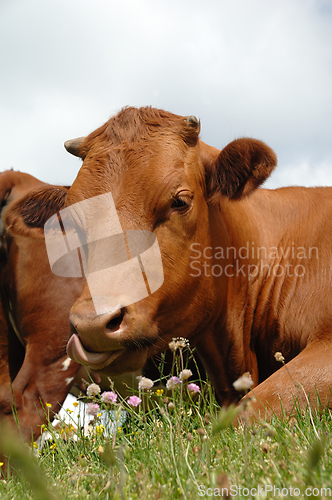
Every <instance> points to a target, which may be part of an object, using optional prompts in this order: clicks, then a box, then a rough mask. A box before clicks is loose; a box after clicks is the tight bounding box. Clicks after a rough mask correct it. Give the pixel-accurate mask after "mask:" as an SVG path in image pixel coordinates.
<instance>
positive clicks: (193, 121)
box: [184, 116, 200, 128]
mask: <svg viewBox="0 0 332 500" xmlns="http://www.w3.org/2000/svg"><path fill="white" fill-rule="evenodd" d="M184 120H185V121H186V122H187V123H188V124H189V125H190V126H191V127H195V128H199V126H200V122H199V119H198V118H196V116H186V117H185V119H184Z"/></svg>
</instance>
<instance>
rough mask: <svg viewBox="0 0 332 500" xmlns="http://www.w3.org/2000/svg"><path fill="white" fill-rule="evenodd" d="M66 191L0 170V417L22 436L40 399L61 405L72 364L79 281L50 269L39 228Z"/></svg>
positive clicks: (35, 417) (35, 418) (37, 418)
mask: <svg viewBox="0 0 332 500" xmlns="http://www.w3.org/2000/svg"><path fill="white" fill-rule="evenodd" d="M67 189H68V188H65V187H61V186H51V185H48V184H45V183H43V182H41V181H39V180H37V179H35V178H34V177H32V176H30V175H28V174H24V173H20V172H14V171H7V172H3V173H1V174H0V190H1V192H0V196H1V205H2V206H1V208H2V211H1V226H2V227H1V235H0V244H1V247H0V293H1V303H0V306H1V309H0V322H1V332H0V370H1V373H0V415H2V416H4V415H5V416H7V417H8V418H13V417H12V408H15V412H16V416H17V418H18V421H19V424H20V429H21V432H22V435H23V436H24V437H25V438H26V439H29V438H31V437H33V439H36V438H37V437H38V436H39V434H40V425H41V423H43V421H45V415H44V411H43V409H42V407H41V403H42V405H43V406H44V408H45V409H46V412H47V411H48V410H47V407H46V406H45V403H49V404H51V405H52V410H51V411H50V418H51V419H52V417H53V412H57V411H58V410H59V409H60V403H63V401H64V399H65V398H66V396H67V394H68V392H69V390H70V388H71V386H72V384H73V380H74V378H75V376H76V375H77V372H78V370H79V365H78V364H77V363H74V362H72V361H71V360H70V359H69V358H68V357H67V354H66V349H65V347H66V342H67V340H68V338H69V336H68V312H69V309H70V307H71V305H72V304H73V302H74V301H75V300H76V298H77V297H78V296H79V295H80V293H81V291H82V288H83V284H84V280H83V279H76V280H75V279H74V280H73V279H67V280H66V279H64V278H59V277H57V276H54V274H52V272H51V270H50V266H49V262H48V258H47V253H46V248H45V242H44V234H43V227H44V223H45V221H46V220H47V219H48V218H49V217H50V216H51V215H53V214H54V213H55V212H56V211H57V210H60V209H61V207H62V206H63V204H64V200H65V196H66V194H67Z"/></svg>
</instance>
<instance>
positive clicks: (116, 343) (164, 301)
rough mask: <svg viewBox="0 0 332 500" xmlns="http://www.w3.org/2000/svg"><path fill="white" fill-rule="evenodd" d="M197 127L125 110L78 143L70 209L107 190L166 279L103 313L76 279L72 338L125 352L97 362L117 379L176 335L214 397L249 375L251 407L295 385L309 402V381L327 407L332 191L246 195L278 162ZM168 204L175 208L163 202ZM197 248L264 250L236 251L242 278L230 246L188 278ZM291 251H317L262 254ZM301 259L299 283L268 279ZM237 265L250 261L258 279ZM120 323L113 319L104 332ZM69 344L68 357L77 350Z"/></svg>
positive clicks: (226, 398) (225, 395) (268, 404)
mask: <svg viewBox="0 0 332 500" xmlns="http://www.w3.org/2000/svg"><path fill="white" fill-rule="evenodd" d="M198 134H199V126H198V125H197V126H195V125H194V123H193V122H190V121H188V120H186V119H185V118H184V117H179V116H177V115H172V114H169V113H165V112H164V111H159V110H152V109H151V108H141V109H134V108H126V109H124V110H123V111H121V112H120V113H119V114H118V115H117V116H115V117H113V118H111V119H110V120H109V122H107V123H106V124H105V125H104V126H102V127H101V128H99V129H97V130H96V131H95V132H93V133H92V134H91V135H90V136H88V137H87V138H86V139H85V140H84V142H83V144H82V146H81V149H80V150H79V152H78V153H79V155H80V156H81V157H82V158H83V159H84V161H83V165H82V168H81V170H80V172H79V173H78V176H77V178H76V180H75V181H74V183H73V185H72V187H71V188H70V189H69V192H68V196H67V203H68V204H69V205H70V204H72V203H76V202H79V201H81V200H83V199H85V198H89V197H92V196H95V195H97V194H102V193H106V192H109V191H110V192H111V193H112V196H113V199H114V201H115V205H116V209H117V213H118V216H119V219H120V222H121V225H122V228H123V230H126V229H145V230H150V231H153V232H154V233H155V234H156V235H157V238H158V241H159V245H160V248H161V254H162V258H163V266H164V275H165V281H164V284H163V285H162V286H161V288H160V289H159V290H157V291H156V292H155V293H153V294H152V295H151V296H149V297H147V298H146V299H143V300H141V301H140V302H137V303H135V304H131V305H129V306H126V307H122V308H121V310H120V309H119V310H116V311H114V310H112V307H113V309H114V304H111V303H109V311H110V312H109V313H105V314H103V315H99V316H96V314H95V311H94V308H93V302H92V300H91V295H90V292H89V289H88V288H87V287H85V289H84V291H83V293H82V295H81V297H80V298H79V299H78V300H77V302H76V303H75V305H74V306H73V308H72V310H71V320H72V323H73V324H74V325H75V328H76V330H77V331H78V332H79V335H80V340H78V342H81V346H82V347H83V348H85V349H86V350H87V352H89V351H93V352H104V351H106V352H110V353H111V352H115V351H116V350H119V349H122V353H120V354H119V356H118V357H117V358H116V359H114V360H113V361H112V362H111V363H110V364H109V366H107V367H106V368H105V369H107V370H109V373H110V374H111V373H112V374H114V373H121V371H124V370H129V369H130V370H131V369H137V368H139V367H141V366H143V364H144V363H145V361H146V359H147V358H148V357H150V356H152V355H153V354H155V353H156V352H160V351H162V350H164V349H165V348H166V347H167V345H168V342H169V341H170V340H171V339H172V337H176V336H184V337H188V338H189V339H190V340H191V342H192V344H194V345H196V347H197V352H198V353H199V355H200V356H201V358H202V360H203V362H204V364H205V366H206V369H207V371H208V373H209V375H210V377H211V379H212V382H213V385H214V387H215V389H216V393H217V396H218V398H219V401H220V403H221V404H224V403H230V402H233V401H237V400H238V399H239V397H238V394H237V393H236V391H235V390H234V387H233V382H234V381H235V380H236V379H237V378H238V377H239V376H241V375H242V374H243V373H244V372H247V371H248V372H250V373H251V375H252V378H253V381H254V385H255V389H254V391H255V394H256V397H257V402H256V403H255V405H254V410H258V409H262V408H265V409H267V408H269V409H270V410H272V411H274V412H276V413H279V414H280V412H281V409H280V401H279V398H280V399H281V400H282V403H283V406H284V409H285V410H286V411H287V412H290V411H291V409H292V408H293V398H294V397H297V396H298V388H297V387H295V385H294V383H293V380H295V381H296V382H299V383H301V384H302V385H303V390H304V391H305V392H306V394H309V393H310V394H311V399H312V402H314V393H315V390H316V389H317V390H318V391H319V394H320V397H321V401H322V403H323V404H324V405H331V403H330V400H331V399H330V386H332V370H331V368H332V366H331V364H332V363H331V361H332V347H331V346H332V344H331V324H332V317H331V313H330V302H331V277H330V265H331V252H330V246H331V242H330V240H331V237H330V235H331V224H332V223H331V220H332V217H331V215H332V202H331V199H332V195H331V193H332V189H331V188H325V189H324V188H316V189H313V188H312V189H305V188H285V189H279V190H275V191H271V190H263V189H257V188H258V186H259V185H260V184H261V183H262V182H263V181H264V180H265V179H266V178H267V177H268V176H269V175H270V174H271V171H272V170H273V168H274V166H275V165H276V156H275V154H274V152H273V151H272V150H271V149H270V148H269V147H268V146H266V145H265V144H264V143H262V142H260V141H257V140H253V139H238V140H236V141H233V142H232V143H230V144H229V145H228V146H226V147H225V148H224V149H223V150H221V151H220V150H218V149H216V148H212V147H210V146H208V145H206V144H204V143H203V142H202V141H200V139H199V136H198ZM188 138H189V140H188ZM176 199H180V200H182V202H184V203H185V204H186V208H183V206H182V208H181V207H179V206H177V205H176V204H174V200H176ZM182 205H183V204H182ZM194 243H196V244H199V245H201V248H202V249H203V248H206V247H208V248H210V249H211V250H210V252H212V253H213V249H216V248H222V249H223V250H224V251H225V252H226V250H227V248H234V249H235V251H236V252H239V249H240V248H243V247H246V245H247V244H248V245H249V246H250V248H254V250H255V251H256V250H257V249H258V248H260V247H262V248H265V249H266V251H267V255H266V256H264V257H263V258H262V259H259V258H258V257H257V256H255V255H253V254H252V253H250V252H249V254H248V255H247V256H245V257H241V258H240V266H242V265H244V266H246V270H247V272H246V273H245V274H242V273H241V271H240V272H239V273H237V274H236V275H234V276H227V275H226V274H225V269H226V266H227V265H229V266H231V267H230V268H229V269H232V268H233V269H234V270H235V269H236V265H237V262H236V261H237V260H239V259H237V258H235V257H234V256H232V254H230V255H228V257H227V258H225V259H224V260H223V261H222V262H220V259H218V258H217V257H216V256H215V255H214V254H213V255H205V256H202V257H201V259H200V265H201V269H203V268H204V266H210V269H211V266H212V265H215V266H217V265H220V264H222V265H223V269H224V272H223V273H222V274H221V276H213V275H211V274H210V275H209V276H208V275H205V274H204V273H203V274H201V275H200V276H199V277H195V276H193V270H192V267H191V263H192V260H193V259H192V253H193V251H192V247H191V245H192V244H194ZM292 247H294V248H297V249H298V248H300V247H303V248H306V249H308V248H309V247H317V249H318V253H319V258H315V256H314V257H313V258H310V259H308V258H307V259H301V258H299V257H298V254H296V255H293V254H292V253H291V255H286V256H285V255H281V256H280V255H279V254H278V256H274V257H272V253H271V249H273V248H276V249H277V250H278V251H280V250H281V249H282V248H289V249H290V251H291V252H292V250H291V249H292ZM254 253H255V252H254ZM299 264H301V265H303V268H304V271H305V272H304V276H303V277H302V278H301V277H298V276H296V277H292V276H289V275H287V273H284V274H283V275H282V276H274V272H275V271H276V270H278V269H279V268H278V266H279V267H280V265H282V266H284V269H285V270H286V269H287V265H288V266H293V267H294V266H296V265H299ZM232 266H233V267H232ZM248 266H257V271H258V273H257V276H251V274H250V273H249V271H248V269H252V268H250V267H248ZM288 269H289V268H288ZM105 300H106V299H105ZM119 307H120V306H119ZM120 314H121V315H120ZM119 317H121V318H122V319H121V324H120V325H119V324H117V326H116V328H115V327H114V328H113V326H112V325H113V323H112V322H113V320H114V318H119ZM75 339H76V340H77V339H78V337H75V336H73V337H72V339H71V342H70V345H69V346H68V349H69V351H71V350H72V349H74V350H75V348H76V347H75V342H76V340H75ZM276 351H281V352H282V353H283V354H284V356H285V358H286V362H287V367H282V368H280V369H278V368H279V367H280V365H279V364H278V363H277V361H276V360H275V359H274V353H275V352H276ZM289 372H290V373H291V375H292V378H291V377H290V376H289ZM300 403H302V404H303V398H302V399H301V398H300Z"/></svg>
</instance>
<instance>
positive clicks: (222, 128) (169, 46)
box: [0, 0, 332, 184]
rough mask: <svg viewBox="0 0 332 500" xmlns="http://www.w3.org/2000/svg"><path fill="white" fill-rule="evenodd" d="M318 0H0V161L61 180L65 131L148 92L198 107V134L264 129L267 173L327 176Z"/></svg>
mask: <svg viewBox="0 0 332 500" xmlns="http://www.w3.org/2000/svg"><path fill="white" fill-rule="evenodd" d="M329 5H330V4H329V2H327V1H323V0H319V1H318V0H301V1H300V0H279V1H278V2H266V0H234V1H233V2H229V1H226V0H220V1H218V2H216V1H215V0H206V2H204V3H202V2H201V1H199V0H191V1H190V0H183V1H182V2H178V1H175V0H168V1H166V0H160V1H158V2H157V1H155V0H140V2H137V1H136V0H121V1H120V0H95V2H93V3H92V2H88V1H87V0H71V1H70V2H68V1H65V0H57V1H55V0H53V1H50V2H43V1H42V0H24V1H23V0H20V1H18V0H16V1H13V2H6V3H2V4H1V7H0V14H1V15H0V51H1V52H0V54H1V61H2V63H1V65H2V72H1V81H0V92H1V96H2V99H1V101H0V130H1V139H0V168H1V169H2V170H4V169H6V168H10V167H14V168H16V169H20V170H22V171H27V172H30V173H32V174H33V175H36V176H37V177H39V178H41V179H42V180H46V181H48V182H58V183H64V184H68V183H71V182H72V181H73V179H74V178H75V175H76V171H77V169H78V168H79V165H80V163H79V161H78V160H75V159H74V158H73V157H70V156H69V155H68V154H67V153H66V152H65V151H64V149H63V145H62V144H63V141H64V140H66V139H68V138H72V137H75V136H80V135H83V134H86V133H89V132H90V131H92V130H93V129H95V128H96V127H98V126H99V125H101V124H102V123H103V122H104V121H105V120H107V119H108V117H109V116H110V115H111V114H113V113H114V112H116V111H117V110H118V109H120V108H121V107H122V106H124V105H128V104H130V105H147V104H151V105H154V106H157V107H161V108H165V109H167V110H169V111H172V112H174V113H179V114H196V115H198V116H199V117H200V118H201V121H202V138H203V140H205V141H206V142H208V143H209V144H211V145H214V146H216V147H220V148H221V147H223V146H224V145H225V144H227V142H229V141H231V140H232V139H234V138H235V137H239V136H243V135H248V136H252V137H257V138H260V139H262V140H264V141H265V142H267V143H268V144H269V145H270V146H271V147H273V148H274V149H275V151H276V152H277V154H278V157H279V167H278V170H277V171H276V173H275V174H273V177H272V179H271V182H272V181H273V182H274V183H275V184H277V183H279V182H280V183H282V184H290V183H294V181H295V179H296V182H295V183H297V184H298V183H301V184H303V183H306V182H312V178H317V181H318V179H321V178H323V177H326V178H327V179H329V178H330V173H329V172H330V170H332V145H331V136H330V134H331V129H332V127H331V125H332V123H331V121H332V118H331V117H332V99H331V88H332V65H331V61H332V32H331V29H330V26H331V19H332V10H331V9H330V8H329ZM306 165H308V169H309V170H306V167H305V166H306ZM309 166H310V167H309ZM315 167H316V168H315ZM311 169H312V171H311ZM297 179H298V180H297ZM314 182H315V181H314ZM331 184H332V182H331Z"/></svg>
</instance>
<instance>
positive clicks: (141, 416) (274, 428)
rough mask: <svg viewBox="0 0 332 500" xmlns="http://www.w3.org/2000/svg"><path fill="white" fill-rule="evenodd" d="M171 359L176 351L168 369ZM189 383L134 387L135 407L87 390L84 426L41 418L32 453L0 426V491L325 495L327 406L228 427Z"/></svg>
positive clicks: (9, 495) (330, 473) (226, 418)
mask: <svg viewBox="0 0 332 500" xmlns="http://www.w3.org/2000/svg"><path fill="white" fill-rule="evenodd" d="M180 365H181V356H179V354H177V357H176V359H175V362H174V375H175V374H179V372H180V371H181V370H182V369H183V366H180ZM189 383H191V379H189V380H183V381H182V383H176V384H173V385H175V387H173V388H172V389H168V390H167V389H166V388H165V389H164V391H163V392H162V390H157V392H156V390H154V391H153V392H152V389H148V388H145V389H144V388H142V389H141V390H140V393H139V394H137V396H139V397H140V399H142V401H141V402H140V403H139V404H138V406H136V407H134V406H130V405H129V404H128V400H127V401H124V400H121V399H120V397H119V396H118V397H117V401H116V402H102V399H103V398H101V397H100V394H97V395H96V396H93V395H91V396H90V398H89V400H90V402H93V403H95V404H98V406H99V410H98V409H97V407H95V408H96V416H95V420H94V422H93V424H92V427H91V429H90V434H89V435H85V434H84V433H83V431H82V430H81V429H77V434H76V436H77V437H76V438H75V439H73V438H72V435H73V433H72V430H71V428H70V426H68V425H67V426H65V425H63V427H62V429H60V430H58V432H56V431H55V430H54V428H53V427H52V425H51V424H50V425H49V426H48V430H49V431H50V432H51V433H52V437H53V439H51V440H50V441H48V442H47V443H46V444H45V445H44V447H43V449H42V451H39V450H37V449H36V448H35V446H36V444H35V445H34V444H32V445H31V446H28V445H22V444H21V443H20V441H19V439H18V437H17V436H15V437H14V436H13V435H11V434H10V432H8V431H6V432H4V428H3V427H2V436H1V442H2V447H3V450H4V451H5V453H6V454H10V456H11V458H10V463H11V466H12V469H11V472H10V473H9V474H6V475H5V476H4V473H2V476H3V479H2V481H0V498H1V499H15V500H16V499H21V498H22V499H29V498H33V499H42V500H47V499H61V498H62V499H77V498H78V499H85V498H87V499H97V498H98V499H99V498H101V499H127V500H129V499H158V498H160V499H177V498H183V499H196V498H212V497H213V498H218V497H219V498H220V497H222V495H223V496H224V498H238V499H243V498H271V499H272V498H294V497H295V498H331V497H332V450H331V431H332V419H331V412H330V411H326V412H324V413H323V414H320V415H317V414H315V413H313V414H311V411H310V410H309V409H307V410H306V411H301V410H296V411H295V414H294V415H293V416H291V417H285V418H283V419H277V418H274V419H273V420H272V421H270V422H269V423H267V422H264V421H262V422H261V423H260V424H258V425H255V426H251V425H249V424H244V425H242V426H240V427H238V428H234V427H232V425H231V421H232V419H233V418H234V416H235V414H236V410H235V409H234V408H232V407H231V408H229V409H227V410H225V409H222V410H220V408H219V407H218V405H217V403H216V401H215V399H214V395H213V391H212V390H211V386H210V384H209V383H208V382H202V381H196V384H197V385H198V386H199V387H200V392H196V393H194V392H193V391H190V390H188V384H189ZM169 385H170V384H169ZM171 385H172V384H171ZM195 390H196V391H197V388H196V389H195ZM104 399H105V398H104ZM113 399H114V397H113ZM135 403H137V401H136V402H135ZM102 409H104V410H106V411H109V412H110V415H111V416H112V419H113V424H112V429H113V432H108V433H106V431H105V430H104V423H105V422H104V421H103V423H102V421H101V415H100V412H101V410H102ZM124 410H125V411H126V412H127V419H126V421H125V423H123V422H122V423H121V415H122V412H123V411H124ZM45 411H48V409H45ZM243 417H244V420H245V413H244V414H243ZM122 420H123V419H122ZM43 432H46V429H44V430H43ZM64 436H66V439H64ZM35 455H37V456H35ZM1 469H2V470H4V466H2V467H0V470H1ZM13 471H14V472H13Z"/></svg>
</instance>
